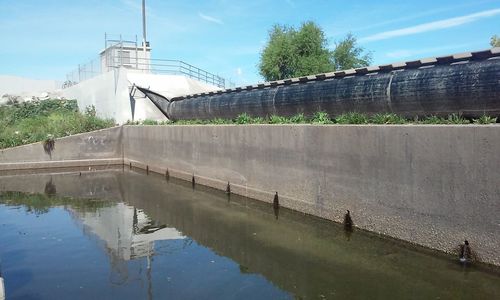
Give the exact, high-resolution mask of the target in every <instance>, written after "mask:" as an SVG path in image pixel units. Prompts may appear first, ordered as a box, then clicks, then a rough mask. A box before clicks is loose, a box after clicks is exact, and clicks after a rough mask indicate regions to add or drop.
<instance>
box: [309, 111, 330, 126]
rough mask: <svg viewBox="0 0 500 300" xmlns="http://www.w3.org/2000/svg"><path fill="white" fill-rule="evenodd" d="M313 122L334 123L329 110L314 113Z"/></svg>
mask: <svg viewBox="0 0 500 300" xmlns="http://www.w3.org/2000/svg"><path fill="white" fill-rule="evenodd" d="M312 123H314V124H332V123H333V122H332V120H331V119H330V116H329V115H328V113H327V112H324V111H318V112H317V113H315V114H314V116H313V118H312Z"/></svg>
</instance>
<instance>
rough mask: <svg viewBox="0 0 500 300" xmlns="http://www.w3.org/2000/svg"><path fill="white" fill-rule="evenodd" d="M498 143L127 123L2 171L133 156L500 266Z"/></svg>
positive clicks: (447, 129)
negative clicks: (468, 248) (468, 250)
mask: <svg viewBox="0 0 500 300" xmlns="http://www.w3.org/2000/svg"><path fill="white" fill-rule="evenodd" d="M498 149H500V126H499V125H457V126H454V125H389V126H384V125H245V126H242V125H239V126H238V125H215V126H210V125H203V126H196V125H195V126H123V127H115V128H110V129H105V130H100V131H96V132H90V133H85V134H80V135H75V136H71V137H66V138H61V139H57V140H56V143H55V149H54V150H53V151H52V152H51V153H50V154H48V153H46V152H45V151H44V148H43V145H42V143H36V144H31V145H25V146H20V147H16V148H11V149H4V150H0V171H13V170H22V169H37V168H38V169H40V168H53V167H76V166H79V167H82V166H83V167H85V168H86V167H90V168H91V169H93V168H92V166H112V165H122V164H125V166H126V167H129V166H133V167H138V168H142V169H144V170H147V171H148V172H156V173H159V174H161V175H163V176H165V177H166V176H169V177H177V178H180V179H184V180H188V181H192V180H193V178H194V182H195V184H196V185H198V184H201V185H206V186H210V187H214V188H217V189H220V190H226V188H227V186H228V183H229V186H230V190H231V193H233V194H238V195H242V196H247V197H250V198H254V199H258V200H261V201H265V202H269V203H271V202H272V201H273V199H274V195H275V193H276V192H277V193H278V197H279V202H280V205H281V206H283V207H287V208H291V209H294V210H297V211H300V212H304V213H307V214H311V215H315V216H318V217H321V218H325V219H329V220H333V221H336V222H342V221H343V217H344V214H345V212H346V210H350V211H351V215H352V218H353V221H354V224H355V226H357V227H358V228H361V229H365V230H368V231H372V232H376V233H380V234H383V235H387V236H391V237H394V238H398V239H401V240H404V241H407V242H411V243H415V244H418V245H422V246H426V247H429V248H432V249H437V250H440V251H445V252H452V251H453V250H454V249H455V248H456V246H457V245H458V244H459V243H461V242H463V240H465V239H467V240H469V241H470V242H471V244H472V245H473V248H474V249H475V250H476V251H477V252H478V254H479V255H480V257H481V259H482V260H483V261H484V262H486V263H490V264H494V265H497V266H500V257H499V256H498V253H500V222H499V221H498V220H499V219H498V216H499V215H500V168H499V167H500V155H498ZM4 173H5V172H4ZM2 182H3V183H6V181H5V177H3V178H2V179H1V182H0V183H2ZM46 184H47V183H46V182H42V183H41V184H40V186H42V187H44V186H45V185H46ZM57 186H58V189H59V186H60V185H59V184H58V185H57Z"/></svg>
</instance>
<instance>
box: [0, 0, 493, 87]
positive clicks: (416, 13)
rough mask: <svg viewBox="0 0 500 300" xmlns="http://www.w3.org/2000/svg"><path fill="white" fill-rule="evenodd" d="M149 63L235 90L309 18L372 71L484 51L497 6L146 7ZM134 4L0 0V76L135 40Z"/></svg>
mask: <svg viewBox="0 0 500 300" xmlns="http://www.w3.org/2000/svg"><path fill="white" fill-rule="evenodd" d="M146 3H147V9H148V22H147V23H148V40H149V41H150V43H151V46H152V49H153V50H152V53H153V57H155V58H165V59H180V60H184V61H186V62H188V63H191V64H193V65H195V66H198V67H200V68H203V69H205V70H207V71H209V72H213V73H218V74H220V75H222V76H224V77H226V78H228V79H231V80H232V81H234V82H236V83H237V84H249V83H254V82H257V81H261V80H262V79H261V78H260V76H259V74H258V70H257V64H258V61H259V56H260V51H261V49H262V47H263V46H264V45H265V43H266V40H267V32H268V30H269V29H270V28H271V26H272V25H273V24H277V23H278V24H286V25H293V26H299V25H300V24H301V23H302V22H304V21H308V20H312V21H315V22H316V23H317V24H318V25H320V26H321V27H322V28H323V30H324V31H325V33H326V35H327V37H328V41H329V43H330V46H331V47H333V46H334V44H335V41H338V40H339V39H341V38H342V37H344V36H345V35H346V34H347V33H348V32H352V33H353V34H354V35H355V36H356V37H357V38H358V40H359V42H360V44H361V45H362V46H363V47H364V48H365V49H367V50H369V51H371V52H372V54H373V64H383V63H389V62H395V61H402V60H410V59H415V58H422V57H428V56H435V55H442V54H450V53H456V52H463V51H470V50H480V49H485V48H488V47H489V40H490V37H491V36H492V35H493V34H500V0H496V1H493V0H467V1H466V0H463V1H456V0H455V1H447V0H444V1H440V0H433V1H430V0H420V1H401V0H397V1H394V0H379V1H372V0H365V1H361V0H358V1H354V0H353V1H336V0H328V1H327V0H324V1H311V0H309V1H302V0H300V1H299V0H274V1H270V0H269V1H264V0H247V1H239V0H206V1H194V0H192V1H188V0H186V1H171V0H146ZM140 5H141V0H71V1H62V0H61V1H55V0H44V1H41V0H0V36H1V39H2V47H0V74H3V75H18V76H25V77H30V78H38V79H60V80H63V79H64V78H65V74H66V73H67V72H69V71H71V70H73V69H75V68H76V66H77V65H78V64H79V63H82V62H85V61H86V60H89V59H91V58H94V57H97V54H98V53H99V51H100V50H102V48H103V46H104V33H105V32H108V33H114V34H119V33H121V34H124V35H129V36H130V35H135V34H137V35H140V34H141V32H142V29H141V22H142V20H141V11H140Z"/></svg>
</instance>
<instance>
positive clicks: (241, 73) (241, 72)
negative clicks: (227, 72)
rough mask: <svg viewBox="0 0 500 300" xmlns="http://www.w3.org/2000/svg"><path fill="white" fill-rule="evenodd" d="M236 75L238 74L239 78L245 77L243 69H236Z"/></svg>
mask: <svg viewBox="0 0 500 300" xmlns="http://www.w3.org/2000/svg"><path fill="white" fill-rule="evenodd" d="M236 74H237V75H238V76H241V75H243V70H242V69H241V68H237V69H236Z"/></svg>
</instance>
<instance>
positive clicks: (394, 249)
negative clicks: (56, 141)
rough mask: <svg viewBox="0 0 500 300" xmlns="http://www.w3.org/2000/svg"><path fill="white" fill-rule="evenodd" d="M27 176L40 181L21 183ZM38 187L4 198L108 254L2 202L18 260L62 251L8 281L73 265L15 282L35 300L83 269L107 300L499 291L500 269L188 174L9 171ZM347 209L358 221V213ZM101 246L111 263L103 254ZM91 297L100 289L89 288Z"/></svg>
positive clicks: (1, 232)
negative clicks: (462, 261)
mask: <svg viewBox="0 0 500 300" xmlns="http://www.w3.org/2000/svg"><path fill="white" fill-rule="evenodd" d="M49 178H52V179H50V180H49V181H47V179H49ZM21 180H22V181H23V182H30V186H27V185H22V184H18V182H19V181H21ZM48 182H50V185H49V184H48ZM56 184H57V187H58V189H57V196H55V197H54V196H52V197H49V196H47V195H50V193H46V190H47V188H46V187H47V186H54V191H55V185H56ZM38 185H39V186H40V191H39V192H40V194H33V193H30V194H24V193H19V192H6V193H3V194H1V195H0V203H4V204H6V205H9V207H14V206H15V207H19V206H20V205H22V207H25V209H26V210H27V211H33V210H34V211H35V212H36V211H38V213H39V214H42V216H41V217H43V215H47V218H48V219H49V221H50V220H51V218H52V219H53V217H51V215H53V214H56V213H57V212H58V210H57V208H58V207H59V208H62V209H63V210H62V212H64V213H65V214H68V213H69V215H70V216H71V219H70V220H72V221H71V222H72V224H73V226H74V225H75V224H77V225H79V226H78V227H80V228H83V232H84V234H85V235H84V237H85V240H88V241H89V242H92V245H100V246H99V248H98V249H99V250H96V248H95V246H92V247H90V246H87V247H86V248H85V247H84V245H85V243H84V241H83V240H81V238H79V237H78V235H77V234H76V233H75V232H76V231H75V230H74V229H72V228H73V227H72V226H71V223H64V226H61V224H59V223H57V222H56V223H50V222H49V221H43V222H40V223H36V224H38V225H36V226H32V225H31V223H29V222H35V221H32V220H31V219H29V216H30V215H24V217H23V215H15V218H14V217H12V218H11V219H9V216H10V215H12V214H13V212H12V210H9V209H7V210H5V209H3V208H2V206H1V205H0V217H2V218H4V219H5V220H8V222H10V223H9V224H11V225H9V226H11V227H9V228H12V229H6V228H7V227H5V226H4V227H2V226H0V244H2V245H8V246H7V247H12V248H11V249H10V250H9V249H8V248H5V247H4V248H0V255H3V256H2V258H3V257H7V259H8V260H9V261H11V262H14V261H16V259H18V258H17V256H16V255H14V254H9V253H16V251H18V252H19V250H18V249H19V248H16V247H21V246H19V245H22V247H21V248H22V249H25V250H24V251H28V253H30V254H29V255H41V254H43V255H45V257H47V256H48V257H51V255H53V256H54V257H53V260H50V259H46V261H44V262H39V263H37V264H28V265H26V262H25V261H23V260H20V261H18V262H17V263H16V267H14V265H11V266H10V267H9V268H7V271H6V272H7V275H6V277H7V276H9V275H8V274H9V273H10V274H13V275H11V276H12V278H15V274H16V273H15V270H16V268H17V267H19V266H22V267H24V268H28V269H30V268H31V269H30V270H32V272H34V273H35V274H38V273H37V272H42V271H40V270H41V269H43V267H44V266H46V267H47V268H49V269H55V268H57V266H58V265H61V267H60V268H63V267H64V266H66V265H69V266H71V269H70V270H69V271H68V273H64V272H62V271H61V272H59V273H60V274H61V275H60V276H56V275H57V274H59V273H57V274H55V275H53V277H51V276H47V275H46V274H43V272H42V273H41V274H38V275H37V276H38V277H36V278H46V280H47V281H43V282H35V281H33V282H30V284H29V285H26V286H23V287H22V288H21V287H16V285H15V284H11V285H10V288H11V289H12V290H13V292H12V293H13V295H16V293H17V295H18V296H19V298H21V297H20V296H21V295H24V296H26V295H27V294H23V293H29V292H33V291H36V292H37V293H40V294H38V297H36V298H48V299H53V298H57V297H56V296H57V295H55V294H53V293H56V292H57V291H60V292H61V293H62V294H59V296H60V295H68V293H72V292H74V291H73V290H72V289H70V288H66V289H64V288H61V290H57V289H55V290H54V289H50V287H51V286H52V284H53V281H56V282H58V281H61V282H63V283H64V284H62V283H60V284H59V285H63V286H71V283H68V282H66V281H65V280H67V279H66V278H65V276H68V277H71V276H75V275H74V274H75V273H78V271H77V270H84V271H82V272H85V274H87V273H91V274H94V275H92V276H78V280H77V281H78V286H85V285H90V286H92V287H93V290H94V292H95V293H98V294H99V298H150V299H151V298H165V297H169V298H177V299H178V298H214V299H234V298H242V299H246V298H251V299H255V298H257V299H279V298H289V297H291V296H293V297H295V298H306V299H309V298H313V299H315V298H328V299H330V298H339V299H345V298H350V299H367V298H370V299H374V298H380V299H386V298H387V299H388V298H392V299H396V298H399V299H403V298H421V299H429V298H437V297H440V298H441V299H454V298H457V297H458V298H471V299H473V298H485V299H494V298H497V296H498V295H499V294H500V278H499V277H498V276H497V275H495V274H492V273H485V272H480V271H479V270H478V269H476V268H472V269H468V270H467V272H466V273H464V272H463V271H462V269H461V266H459V265H458V264H456V263H455V262H454V261H453V260H451V259H450V258H448V257H447V256H446V257H443V256H435V255H428V254H426V253H424V252H420V251H415V250H413V249H411V248H409V247H407V246H404V245H401V244H400V243H398V242H395V241H392V240H382V239H380V238H378V237H377V236H374V235H370V234H366V233H364V232H360V231H356V232H352V230H345V229H347V227H344V226H339V225H336V224H332V223H329V222H326V221H323V220H319V219H317V218H311V217H306V216H304V215H303V214H298V213H294V212H291V211H289V210H287V209H281V210H280V208H279V205H274V204H273V212H271V211H270V209H269V204H264V203H259V202H255V201H252V200H249V199H245V198H242V197H238V196H236V195H234V194H233V195H231V202H230V203H228V202H227V200H226V199H225V198H224V197H225V196H226V195H225V193H224V192H213V191H211V190H209V189H206V188H204V187H202V186H197V187H196V189H195V190H193V189H192V183H189V182H188V183H183V182H179V181H177V180H175V179H170V182H169V183H168V184H167V183H166V181H165V179H164V177H163V176H154V175H152V174H150V176H147V177H146V176H144V175H140V174H137V173H134V172H131V171H126V172H122V171H115V172H107V173H98V172H96V173H94V174H82V176H79V174H76V175H75V176H58V175H53V176H51V177H47V176H42V175H38V176H21V177H19V176H18V177H16V176H12V177H9V178H2V186H3V187H4V189H5V190H16V191H30V192H34V191H36V189H37V186H38ZM44 185H45V189H44V188H43V186H44ZM50 189H51V188H49V190H50ZM96 195H99V198H96ZM228 195H229V194H228ZM84 199H87V200H84ZM3 207H5V206H3ZM347 216H349V218H350V217H351V216H350V213H349V212H348V213H347V214H346V219H347ZM278 217H279V219H280V221H279V222H276V219H278ZM26 218H28V219H29V220H30V221H26V220H28V219H26ZM25 219H26V220H25ZM57 219H58V220H63V219H64V218H61V217H58V218H57ZM2 220H3V219H2ZM19 220H25V221H19ZM2 222H6V221H2ZM23 222H28V223H26V224H30V226H28V227H26V228H28V229H26V228H25V229H23V228H24V227H23V226H25V224H24V223H23ZM59 222H62V221H59ZM0 223H1V222H0ZM350 223H351V225H352V219H351V220H350ZM51 224H53V225H51ZM0 225H1V224H0ZM26 226H27V225H26ZM44 226H46V227H44ZM20 229H22V230H27V231H28V235H27V236H26V238H23V240H18V239H19V238H18V237H17V236H15V235H13V234H11V233H13V232H17V230H20ZM351 229H352V227H351ZM30 230H31V232H30ZM36 230H39V232H38V233H37V232H35V231H36ZM60 231H61V232H67V234H68V235H69V237H67V238H66V240H68V243H67V244H65V245H64V247H60V246H57V244H51V246H50V247H47V248H43V249H38V250H36V251H35V250H33V253H31V252H29V251H30V249H32V248H33V249H35V248H36V247H35V245H36V244H37V243H39V241H40V240H42V238H44V237H46V235H47V232H60ZM70 233H71V234H73V235H70ZM89 237H91V239H89ZM29 238H32V239H33V240H32V241H30V240H29ZM346 238H347V239H346ZM62 240H63V241H62V242H64V239H62ZM22 241H25V244H21V242H22ZM51 241H52V240H51ZM69 241H72V242H71V243H69ZM95 241H98V243H97V244H95ZM82 243H83V244H82ZM72 245H74V246H72ZM6 249H7V250H6ZM16 249H17V250H16ZM102 249H105V253H106V254H107V255H106V256H105V257H107V261H108V263H107V264H103V263H102V258H99V257H100V256H99V255H100V253H102ZM65 250H66V251H70V250H71V252H64V251H65ZM9 251H10V252H9ZM6 253H7V254H6ZM64 253H66V254H65V255H66V256H65V255H63V254H64ZM26 255H27V256H29V255H28V254H26ZM67 255H69V258H67ZM75 255H76V257H77V258H72V257H73V256H75ZM93 261H95V262H96V263H94V264H92V263H91V262H93ZM89 262H90V263H89ZM40 264H41V265H40ZM106 266H108V267H109V269H107V271H106V269H103V268H106ZM37 267H39V268H40V269H36V268H37ZM54 273H56V272H54ZM65 274H66V275H65ZM69 274H71V276H70V275H69ZM103 274H107V275H106V276H107V277H105V278H104V277H102V276H103ZM40 276H41V277H40ZM50 279H51V280H53V281H50ZM74 280H75V279H74ZM7 284H9V283H8V281H7ZM76 288H77V289H78V292H80V293H81V292H82V291H80V289H79V288H78V287H76ZM46 290H49V291H50V292H49V291H46ZM63 292H64V293H66V294H64V293H63ZM89 293H90V292H89ZM77 295H80V294H79V293H78V294H77ZM81 295H82V296H81V297H82V298H91V297H93V296H92V295H93V294H91V293H90V294H81ZM94 296H95V295H94ZM14 299H15V297H14Z"/></svg>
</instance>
